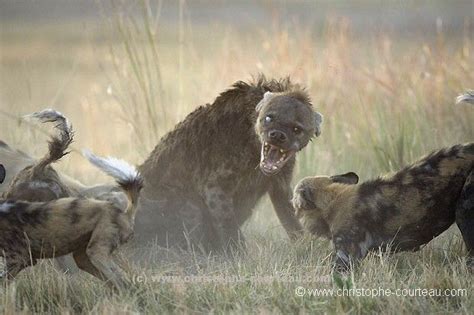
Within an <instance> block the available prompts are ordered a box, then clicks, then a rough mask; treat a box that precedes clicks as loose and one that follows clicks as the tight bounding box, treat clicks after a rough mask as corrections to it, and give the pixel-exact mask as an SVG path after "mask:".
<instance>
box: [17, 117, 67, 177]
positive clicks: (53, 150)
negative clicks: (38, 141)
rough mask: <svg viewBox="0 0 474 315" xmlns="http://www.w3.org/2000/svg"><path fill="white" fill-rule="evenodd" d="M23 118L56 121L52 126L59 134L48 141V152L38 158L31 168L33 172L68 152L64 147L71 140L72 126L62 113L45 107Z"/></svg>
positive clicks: (40, 169)
mask: <svg viewBox="0 0 474 315" xmlns="http://www.w3.org/2000/svg"><path fill="white" fill-rule="evenodd" d="M25 118H33V119H37V120H39V121H41V122H42V123H47V122H52V123H56V125H55V126H54V127H55V128H56V129H57V130H58V131H59V135H57V136H52V137H51V139H50V140H49V141H48V153H46V155H45V156H44V157H43V158H42V159H40V160H39V161H38V162H37V163H36V164H35V166H34V168H33V172H41V171H42V170H43V169H44V168H45V167H46V166H47V165H49V164H51V163H53V162H56V161H58V160H59V159H61V158H62V157H63V156H65V155H66V154H68V153H69V152H66V149H67V148H68V147H69V145H70V144H71V143H72V141H73V137H74V133H73V131H72V126H71V124H70V123H69V120H68V119H67V118H66V117H64V115H63V114H61V113H60V112H58V111H55V110H54V109H45V110H42V111H40V112H36V113H33V114H30V115H26V116H25Z"/></svg>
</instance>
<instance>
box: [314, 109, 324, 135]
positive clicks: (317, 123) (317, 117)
mask: <svg viewBox="0 0 474 315" xmlns="http://www.w3.org/2000/svg"><path fill="white" fill-rule="evenodd" d="M322 124H323V115H321V114H320V113H318V112H314V134H315V135H316V137H319V136H320V135H321V125H322Z"/></svg>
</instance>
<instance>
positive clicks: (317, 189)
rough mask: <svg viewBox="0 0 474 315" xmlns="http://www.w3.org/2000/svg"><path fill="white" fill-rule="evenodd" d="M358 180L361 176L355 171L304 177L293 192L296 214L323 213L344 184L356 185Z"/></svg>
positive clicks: (313, 215) (312, 214) (313, 214)
mask: <svg viewBox="0 0 474 315" xmlns="http://www.w3.org/2000/svg"><path fill="white" fill-rule="evenodd" d="M358 182H359V176H357V174H356V173H353V172H349V173H346V174H341V175H335V176H315V177H306V178H304V179H303V180H301V181H300V182H299V183H298V184H297V185H296V187H295V189H294V193H293V207H294V209H295V211H296V215H297V216H302V215H304V214H305V213H310V214H311V216H312V217H315V216H317V215H323V214H324V213H325V212H326V210H327V208H328V207H329V205H330V204H331V203H332V202H333V201H334V199H335V198H337V196H338V195H339V193H340V190H341V188H343V187H344V186H343V185H355V184H357V183H358ZM335 184H336V185H335ZM341 184H343V185H341Z"/></svg>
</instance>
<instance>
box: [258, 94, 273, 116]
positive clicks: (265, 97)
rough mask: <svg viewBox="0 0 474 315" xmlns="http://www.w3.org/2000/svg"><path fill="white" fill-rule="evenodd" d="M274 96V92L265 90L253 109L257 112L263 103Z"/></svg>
mask: <svg viewBox="0 0 474 315" xmlns="http://www.w3.org/2000/svg"><path fill="white" fill-rule="evenodd" d="M275 96H276V94H275V93H272V92H265V94H263V98H262V100H261V101H260V102H258V104H257V106H256V107H255V110H256V111H257V112H259V111H260V110H262V108H263V106H264V105H265V104H267V103H268V102H270V100H271V99H272V98H274V97H275Z"/></svg>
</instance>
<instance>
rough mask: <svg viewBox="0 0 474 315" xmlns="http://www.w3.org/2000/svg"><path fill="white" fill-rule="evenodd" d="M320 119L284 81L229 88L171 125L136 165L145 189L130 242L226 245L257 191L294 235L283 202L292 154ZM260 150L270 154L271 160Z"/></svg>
mask: <svg viewBox="0 0 474 315" xmlns="http://www.w3.org/2000/svg"><path fill="white" fill-rule="evenodd" d="M267 92H269V93H267ZM267 116H269V117H271V118H266V117H267ZM321 119H322V118H321V115H319V114H318V113H315V112H314V110H313V108H312V106H311V104H310V101H309V97H308V95H307V94H306V92H304V90H303V89H301V88H300V87H298V86H296V85H293V84H291V83H290V81H289V80H280V81H277V80H266V79H265V78H263V77H261V78H259V79H258V80H257V82H255V83H250V84H248V83H245V82H237V83H235V84H234V85H233V87H232V88H231V89H230V90H228V91H225V92H223V93H222V94H221V95H220V96H219V97H218V98H217V99H216V100H215V101H214V103H213V104H211V105H206V106H201V107H199V108H198V109H197V110H195V111H194V112H193V113H191V114H190V115H189V116H188V117H187V118H186V119H185V120H184V121H183V122H181V123H179V124H178V125H177V126H176V128H175V129H174V130H173V131H172V132H170V133H169V134H167V135H166V136H165V137H164V138H163V139H162V140H161V141H160V143H159V144H158V145H157V146H156V148H155V149H154V151H153V152H152V153H151V155H150V156H149V158H148V159H147V160H146V161H145V162H144V163H143V165H141V166H140V171H141V172H142V174H143V176H144V178H145V183H146V185H145V189H144V191H143V196H144V197H145V198H143V197H142V198H141V205H140V209H141V210H140V212H139V214H138V216H137V224H136V235H137V238H140V239H141V240H143V241H149V240H155V238H156V239H157V241H158V243H159V244H160V245H162V246H172V245H184V244H186V242H187V241H191V242H192V243H198V244H199V243H200V244H202V245H204V248H205V249H207V250H212V249H221V248H226V247H227V246H228V245H229V244H231V243H233V241H236V240H238V239H240V238H241V235H240V226H241V225H242V224H243V223H244V222H245V221H246V220H247V219H248V218H249V217H250V215H251V214H252V209H253V208H254V207H255V205H256V203H257V201H258V200H259V199H260V198H261V197H262V196H263V195H264V194H265V193H269V195H270V198H271V201H272V203H273V205H274V208H275V211H276V213H277V215H278V217H279V219H280V221H281V223H282V224H283V226H284V228H285V229H286V231H287V232H288V233H289V234H290V235H294V234H296V233H297V232H298V231H299V230H300V229H301V227H300V225H299V223H298V221H297V220H296V218H295V217H294V216H293V208H292V206H291V203H290V199H291V193H292V192H291V188H290V181H291V176H292V173H293V168H294V164H295V156H294V153H295V152H297V151H299V150H301V149H303V148H304V147H305V146H306V144H307V143H308V142H309V141H310V139H311V138H312V137H313V136H314V135H315V134H316V135H319V133H320V125H321ZM270 133H271V134H272V136H273V137H270V136H269V134H270ZM263 143H268V145H267V146H266V147H265V148H264V147H263ZM270 146H271V150H270ZM276 148H278V149H279V150H281V152H287V153H288V154H287V155H285V157H286V158H287V161H283V162H279V163H276V161H277V160H276V158H277V157H280V155H279V154H283V153H279V152H280V151H279V150H277V149H276ZM264 149H265V151H264ZM261 151H262V154H264V153H268V151H272V153H273V157H272V158H273V160H272V161H270V162H269V158H268V154H267V155H266V156H265V157H263V156H262V157H261V156H260V152H261ZM285 154H286V153H285ZM281 157H283V155H281ZM260 159H261V162H259V161H260ZM259 164H260V168H261V170H259V169H258V168H259ZM263 172H266V174H267V175H268V176H266V175H265V174H264V173H263ZM277 173H278V174H277ZM270 175H271V176H270ZM186 233H187V234H188V235H187V238H186V235H185V234H186Z"/></svg>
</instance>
